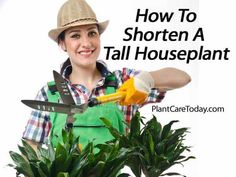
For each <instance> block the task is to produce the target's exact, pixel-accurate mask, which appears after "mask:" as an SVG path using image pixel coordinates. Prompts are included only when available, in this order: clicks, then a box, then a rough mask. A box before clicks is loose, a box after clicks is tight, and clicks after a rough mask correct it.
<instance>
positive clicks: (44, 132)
mask: <svg viewBox="0 0 236 177" xmlns="http://www.w3.org/2000/svg"><path fill="white" fill-rule="evenodd" d="M47 90H48V86H47V85H45V86H44V87H43V88H42V89H41V90H40V91H39V92H38V94H37V96H36V98H35V100H39V101H48V98H47V94H46V93H47ZM50 129H51V122H50V118H49V113H48V112H44V111H39V110H33V111H32V112H31V114H30V118H29V120H28V122H27V125H26V127H25V131H24V133H23V137H22V138H24V139H28V140H31V141H34V142H37V143H45V142H46V140H47V137H48V135H49V132H50Z"/></svg>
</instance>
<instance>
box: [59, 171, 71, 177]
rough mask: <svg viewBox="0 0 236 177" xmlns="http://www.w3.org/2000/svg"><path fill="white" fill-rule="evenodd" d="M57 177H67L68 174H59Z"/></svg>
mask: <svg viewBox="0 0 236 177" xmlns="http://www.w3.org/2000/svg"><path fill="white" fill-rule="evenodd" d="M57 177H69V173H65V172H60V173H58V175H57Z"/></svg>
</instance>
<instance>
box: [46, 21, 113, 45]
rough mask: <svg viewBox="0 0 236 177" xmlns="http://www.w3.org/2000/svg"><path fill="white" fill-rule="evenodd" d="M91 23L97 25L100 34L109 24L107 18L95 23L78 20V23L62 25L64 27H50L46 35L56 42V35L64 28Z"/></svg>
mask: <svg viewBox="0 0 236 177" xmlns="http://www.w3.org/2000/svg"><path fill="white" fill-rule="evenodd" d="M92 24H97V25H98V31H99V34H102V33H103V32H104V31H105V30H106V28H107V26H108V24H109V20H107V21H104V22H99V23H96V22H91V21H84V22H79V23H73V24H70V25H67V26H64V27H60V28H55V29H52V30H50V31H49V32H48V36H49V37H50V38H51V39H52V40H54V41H55V42H58V36H59V35H60V34H61V33H62V32H63V31H65V30H67V29H69V28H71V27H75V26H82V25H92Z"/></svg>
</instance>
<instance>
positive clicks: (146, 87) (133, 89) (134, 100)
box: [118, 71, 154, 105]
mask: <svg viewBox="0 0 236 177" xmlns="http://www.w3.org/2000/svg"><path fill="white" fill-rule="evenodd" d="M153 87H154V80H153V78H152V76H151V74H150V73H149V72H146V71H141V72H140V73H139V74H138V75H136V76H135V77H133V78H130V79H128V80H127V81H125V82H124V83H123V85H121V87H120V88H119V89H118V92H119V91H121V92H125V93H126V97H125V98H124V99H123V100H122V101H120V104H121V105H131V104H143V103H144V102H145V101H146V99H147V96H148V94H149V92H150V90H151V88H153Z"/></svg>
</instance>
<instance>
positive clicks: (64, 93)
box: [53, 71, 75, 105]
mask: <svg viewBox="0 0 236 177" xmlns="http://www.w3.org/2000/svg"><path fill="white" fill-rule="evenodd" d="M53 76H54V80H55V83H56V87H57V90H58V92H59V94H60V96H61V99H62V101H63V103H65V104H71V105H75V101H74V99H73V97H72V95H71V93H70V89H69V87H68V85H67V83H66V81H65V79H64V78H63V77H62V76H61V75H60V74H59V73H58V72H56V71H53Z"/></svg>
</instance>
